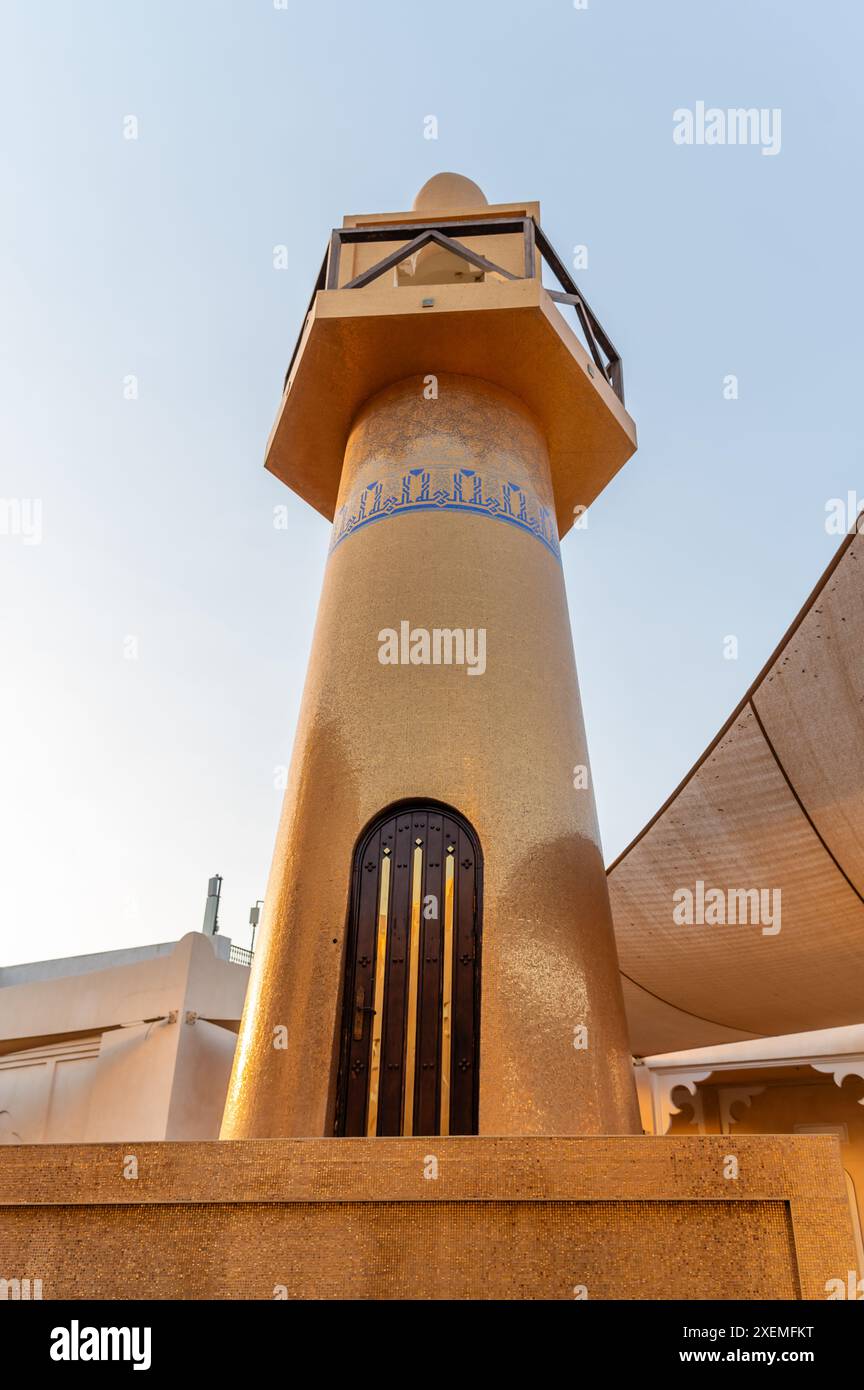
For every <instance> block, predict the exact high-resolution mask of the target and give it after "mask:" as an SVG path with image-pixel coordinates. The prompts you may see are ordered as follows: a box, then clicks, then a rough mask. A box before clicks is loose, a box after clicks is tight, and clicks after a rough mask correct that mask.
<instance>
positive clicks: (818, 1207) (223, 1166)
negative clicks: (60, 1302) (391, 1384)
mask: <svg viewBox="0 0 864 1390" xmlns="http://www.w3.org/2000/svg"><path fill="white" fill-rule="evenodd" d="M730 1157H731V1158H732V1159H734V1160H735V1161H736V1162H737V1165H738V1176H737V1178H730V1177H726V1176H724V1173H726V1172H728V1171H729V1169H730V1161H729V1160H730ZM135 1171H137V1177H132V1176H126V1175H128V1174H131V1173H133V1172H135ZM0 1251H2V1263H3V1268H2V1269H0V1278H7V1279H12V1278H20V1279H23V1278H30V1279H31V1280H32V1279H41V1280H42V1288H43V1297H45V1298H132V1297H134V1298H142V1297H143V1298H228V1299H230V1298H267V1299H272V1298H273V1297H280V1296H282V1297H286V1296H287V1297H289V1298H398V1297H401V1298H406V1297H408V1298H412V1297H414V1298H529V1299H530V1298H540V1299H548V1298H553V1299H554V1298H571V1299H572V1298H574V1297H576V1296H579V1295H580V1292H581V1290H583V1289H584V1290H585V1291H586V1292H587V1296H588V1297H589V1298H627V1299H646V1298H647V1299H651V1298H680V1299H699V1298H745V1299H746V1298H753V1299H759V1298H764V1299H767V1298H788V1299H796V1298H813V1299H823V1298H825V1296H826V1290H825V1284H826V1281H828V1280H829V1279H837V1278H839V1279H842V1280H844V1281H845V1279H846V1276H847V1271H848V1270H850V1269H854V1267H855V1251H854V1239H853V1233H852V1226H851V1221H850V1216H849V1209H848V1203H847V1197H846V1189H845V1183H844V1178H843V1171H842V1167H841V1164H840V1159H839V1146H838V1144H837V1141H836V1139H835V1138H834V1137H833V1136H825V1135H795V1136H791V1135H777V1136H753V1135H747V1136H743V1135H742V1136H741V1137H740V1138H735V1137H729V1136H725V1135H709V1136H703V1137H694V1138H671V1137H664V1138H655V1137H642V1138H636V1137H633V1138H620V1137H610V1138H549V1139H547V1138H526V1139H521V1138H486V1137H481V1138H446V1139H444V1138H427V1139H377V1140H375V1139H372V1140H369V1139H275V1140H248V1141H239V1142H217V1143H141V1144H135V1143H127V1144H125V1145H118V1144H96V1145H76V1144H70V1145H46V1146H15V1147H12V1146H9V1147H4V1148H2V1149H0ZM574 1291H576V1292H574ZM582 1296H585V1295H584V1294H582Z"/></svg>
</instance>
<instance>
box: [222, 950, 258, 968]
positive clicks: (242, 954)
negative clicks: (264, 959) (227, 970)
mask: <svg viewBox="0 0 864 1390" xmlns="http://www.w3.org/2000/svg"><path fill="white" fill-rule="evenodd" d="M254 955H255V952H254V951H247V950H246V947H245V946H232V947H231V950H230V953H229V956H228V959H229V960H230V962H231V964H232V965H251V964H252V959H253V957H254Z"/></svg>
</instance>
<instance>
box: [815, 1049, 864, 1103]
mask: <svg viewBox="0 0 864 1390" xmlns="http://www.w3.org/2000/svg"><path fill="white" fill-rule="evenodd" d="M810 1066H811V1067H812V1068H813V1070H814V1071H821V1072H823V1073H824V1074H825V1075H826V1076H833V1078H834V1082H835V1085H837V1086H842V1085H843V1082H844V1081H845V1080H846V1078H847V1076H857V1077H858V1079H859V1080H860V1081H864V1056H861V1057H844V1058H843V1059H842V1061H841V1060H840V1059H839V1058H835V1059H834V1060H833V1061H831V1062H811V1063H810ZM858 1104H859V1105H864V1096H862V1097H861V1099H860V1100H859V1102H858Z"/></svg>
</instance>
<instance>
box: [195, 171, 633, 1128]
mask: <svg viewBox="0 0 864 1390" xmlns="http://www.w3.org/2000/svg"><path fill="white" fill-rule="evenodd" d="M544 261H545V262H546V264H547V265H548V267H549V269H550V270H551V272H552V274H553V275H554V276H555V277H556V278H557V280H558V282H559V284H560V286H561V288H560V289H558V290H549V289H546V288H544V286H543V283H542V279H541V271H542V266H543V262H544ZM635 448H636V435H635V428H634V425H633V422H632V420H631V419H630V417H629V415H628V414H627V412H626V410H625V408H624V404H623V388H622V374H621V364H620V359H619V358H618V356H617V354H616V352H615V349H614V347H613V346H612V343H611V341H610V340H609V338H608V337H607V335H606V334H605V333H604V331H603V329H602V328H601V326H600V324H599V323H598V321H597V319H596V317H595V316H594V314H593V313H592V311H591V309H590V308H589V306H588V305H587V303H586V302H585V300H584V298H583V297H582V296H581V295H580V294H579V292H578V290H577V288H576V286H575V284H574V283H573V281H572V279H571V278H570V276H569V274H568V272H567V270H566V268H565V267H564V266H563V264H562V263H561V261H560V260H559V258H558V257H557V256H556V254H555V252H554V250H553V249H552V247H551V245H550V244H549V242H548V241H547V239H546V237H545V235H544V234H543V232H542V229H541V227H540V215H539V206H538V205H537V204H536V203H508V204H498V205H495V206H490V205H489V204H487V202H486V199H485V197H484V196H483V194H482V192H481V191H480V189H479V188H478V187H477V186H476V184H474V183H472V182H471V181H470V180H469V179H466V178H463V177H461V176H459V175H455V174H439V175H437V176H436V177H435V178H433V179H431V180H430V181H429V182H428V183H427V184H426V185H425V187H424V188H423V189H422V190H421V192H420V193H419V195H418V197H417V199H416V200H415V203H414V207H413V208H412V210H411V211H410V212H403V213H388V214H375V215H370V216H353V217H347V218H346V219H345V221H344V224H343V226H342V227H341V228H337V229H336V230H335V231H334V232H333V234H332V236H331V239H330V244H329V249H328V253H327V256H326V258H325V262H324V265H323V266H322V270H321V275H320V277H319V280H318V283H317V285H316V288H315V292H314V294H313V298H312V302H311V304H310V307H309V312H308V314H307V316H306V320H305V323H304V325H303V329H302V332H301V334H300V339H299V341H298V344H297V347H296V349H295V352H294V356H293V358H292V361H291V364H290V366H289V370H288V375H287V379H286V383H285V391H284V395H283V398H282V404H281V407H280V411H279V415H278V418H277V420H276V424H275V426H274V428H273V432H272V435H271V437H270V442H269V445H268V450H267V467H268V468H269V469H270V471H271V472H272V473H274V474H275V475H276V476H277V477H278V478H280V479H281V480H282V481H283V482H284V483H286V484H287V485H288V486H289V487H290V488H292V489H293V490H294V491H295V492H297V493H299V494H300V496H301V497H303V498H304V499H305V500H306V501H307V502H308V503H309V504H310V505H311V506H313V507H314V508H315V509H316V510H317V511H319V512H321V513H322V514H323V515H324V516H326V517H327V518H328V520H332V522H333V535H332V543H331V550H330V555H329V558H328V562H327V568H326V572H325V576H324V583H323V589H322V594H321V600H320V606H319V611H318V619H317V625H316V628H315V636H314V640H313V645H312V653H311V657H310V661H309V670H308V674H307V678H306V686H305V691H304V695H303V703H302V707H301V712H300V717H299V722H298V726H297V734H296V740H295V745H294V753H293V759H292V763H291V769H290V775H289V783H288V788H287V791H286V794H285V802H284V808H283V812H282V818H281V823H280V826H279V831H278V835H277V840H276V849H275V853H274V857H273V866H272V870H271V874H270V881H269V885H268V888H267V895H266V903H265V909H264V925H263V931H262V933H261V938H260V945H259V948H258V950H257V952H256V958H255V962H254V966H253V970H252V978H251V982H250V988H249V994H248V998H247V1001H246V1010H245V1013H244V1017H243V1023H242V1026H241V1032H240V1038H239V1043H238V1048H237V1055H236V1059H235V1064H234V1073H233V1077H232V1082H231V1087H230V1091H229V1096H228V1102H227V1106H226V1111H225V1120H224V1124H223V1130H222V1134H223V1137H224V1138H232V1139H235V1138H255V1137H277V1136H291V1135H294V1136H320V1135H334V1134H348V1135H368V1136H372V1135H399V1134H403V1135H411V1134H414V1135H429V1134H472V1133H479V1134H489V1135H492V1134H498V1135H538V1134H547V1135H565V1134H571V1135H578V1134H585V1135H591V1134H604V1133H605V1134H624V1133H632V1132H638V1130H639V1125H638V1119H637V1109H636V1101H635V1093H634V1088H633V1082H632V1074H631V1063H630V1054H629V1047H628V1041H627V1029H626V1024H625V1018H624V1008H623V1002H622V995H621V987H620V983H619V975H618V964H617V958H616V953H615V942H614V938H613V934H612V921H611V914H610V908H609V899H608V895H607V890H606V878H605V873H604V866H603V858H602V853H601V848H600V842H599V836H598V830H597V818H596V812H595V805H594V795H593V790H592V784H591V776H590V771H589V761H588V752H587V747H586V742H585V731H584V728H583V720H582V710H581V704H580V698H579V687H578V682H577V676H576V666H575V662H574V657H573V645H572V638H571V632H570V622H569V617H568V611H567V599H566V595H565V590H564V581H563V577H562V571H561V561H560V552H559V541H560V539H561V537H563V536H564V534H565V533H566V532H567V531H568V530H569V529H570V527H571V526H572V525H573V522H574V517H575V516H578V515H579V513H580V512H581V510H582V509H583V508H584V507H586V506H588V505H589V504H590V503H591V502H592V501H593V499H594V498H595V497H596V496H597V494H598V493H599V492H600V491H601V490H602V488H603V487H604V486H605V485H606V483H607V482H608V481H609V480H610V479H611V478H612V477H613V476H614V474H615V473H616V472H617V471H618V469H619V468H620V467H621V466H622V464H623V463H624V462H625V461H626V460H627V459H628V458H629V457H630V455H631V454H632V453H633V452H634V450H635ZM577 601H581V598H579V599H577Z"/></svg>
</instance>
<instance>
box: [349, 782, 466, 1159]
mask: <svg viewBox="0 0 864 1390" xmlns="http://www.w3.org/2000/svg"><path fill="white" fill-rule="evenodd" d="M481 871H482V857H481V853H480V845H479V843H478V841H477V837H476V835H475V834H474V832H473V830H472V829H471V827H470V826H469V825H468V823H467V821H465V820H464V819H463V818H462V817H461V816H459V815H457V814H456V813H455V812H454V811H449V810H445V809H443V808H442V807H439V806H435V805H432V804H430V803H417V804H414V805H411V806H407V807H402V808H401V809H399V810H398V811H390V812H385V813H384V814H383V815H382V816H380V817H379V818H378V819H377V820H376V821H375V822H374V824H373V825H372V826H371V828H370V829H369V830H367V831H366V832H365V834H364V835H363V836H362V838H361V839H360V841H359V842H358V845H357V849H356V851H355V855H354V871H353V876H352V884H351V912H350V922H349V935H348V947H347V954H346V963H345V982H344V994H343V998H344V1004H343V1012H342V1039H341V1054H340V1069H339V1095H338V1105H337V1114H336V1133H337V1134H345V1135H362V1134H369V1135H373V1134H391V1135H393V1134H476V1133H477V1099H478V1055H479V1024H480V912H481Z"/></svg>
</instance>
